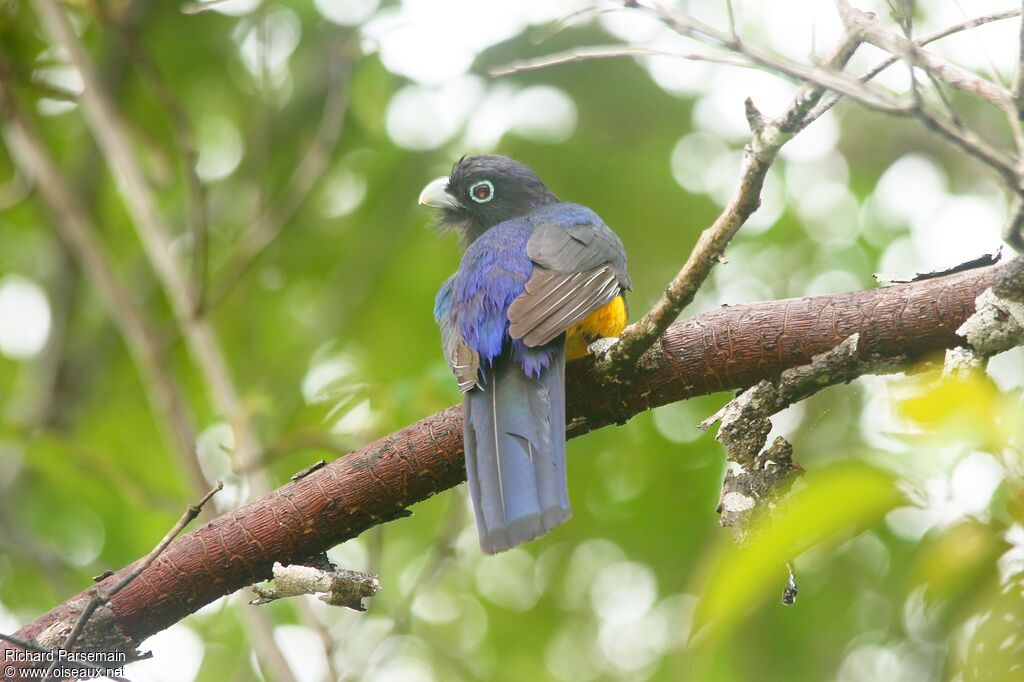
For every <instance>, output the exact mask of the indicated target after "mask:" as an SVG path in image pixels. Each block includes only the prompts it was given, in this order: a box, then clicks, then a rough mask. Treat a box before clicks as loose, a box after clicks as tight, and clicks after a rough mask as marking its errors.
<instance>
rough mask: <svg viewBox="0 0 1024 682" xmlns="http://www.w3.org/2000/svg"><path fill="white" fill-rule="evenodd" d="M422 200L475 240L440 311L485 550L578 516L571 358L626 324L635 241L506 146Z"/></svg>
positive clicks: (462, 166)
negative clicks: (568, 418)
mask: <svg viewBox="0 0 1024 682" xmlns="http://www.w3.org/2000/svg"><path fill="white" fill-rule="evenodd" d="M419 202H420V203H421V204H424V205H426V206H431V207H434V208H437V209H440V222H441V224H442V226H444V227H449V228H452V229H455V230H457V231H458V232H459V234H460V235H461V236H462V239H463V242H464V244H465V247H466V250H465V253H464V254H463V256H462V262H461V263H460V264H459V268H458V270H457V271H456V272H455V274H454V275H452V276H451V277H449V278H448V280H447V281H445V283H444V284H443V285H442V286H441V290H440V291H439V292H438V294H437V300H436V303H435V306H434V318H435V319H436V320H437V323H438V325H439V326H440V328H441V344H442V347H443V349H444V354H445V357H446V358H447V360H448V363H449V365H450V366H451V369H452V372H453V373H454V374H455V378H456V380H457V381H458V384H459V388H460V389H462V391H463V393H464V394H465V397H464V432H465V436H464V438H465V450H466V477H467V480H468V482H469V490H470V493H471V495H472V498H473V508H474V510H475V512H476V522H477V529H478V531H479V533H480V547H481V548H482V549H483V551H484V552H487V553H489V554H493V553H496V552H501V551H504V550H506V549H510V548H512V547H515V546H516V545H519V544H522V543H523V542H526V541H527V540H531V539H533V538H535V537H538V536H540V535H543V534H544V533H546V532H548V531H549V530H551V529H552V528H554V527H555V526H557V525H558V524H560V523H561V522H563V521H565V520H566V519H567V518H569V516H570V514H571V511H570V508H569V497H568V491H567V490H566V479H565V361H566V359H567V358H568V359H574V358H577V357H582V356H584V355H586V353H587V346H588V344H589V343H591V342H592V341H595V340H597V339H598V338H603V337H617V336H618V335H619V333H620V332H621V331H622V329H623V327H624V326H625V324H626V303H625V299H624V298H623V294H624V292H625V291H626V290H628V289H629V288H630V281H629V275H628V274H627V273H626V251H625V248H624V247H623V245H622V241H620V240H619V238H618V237H617V236H616V235H615V233H614V232H612V231H611V230H610V229H609V228H608V226H606V225H605V224H604V223H603V222H602V221H601V219H600V218H598V217H597V215H596V214H595V213H594V212H593V211H591V210H590V209H588V208H585V207H583V206H580V205H578V204H570V203H565V202H562V201H559V199H558V197H556V196H555V195H554V194H552V192H551V190H549V189H548V188H547V187H546V186H545V185H544V183H543V182H541V180H540V178H538V177H537V175H536V174H535V173H534V172H533V171H532V170H531V169H530V168H528V167H527V166H525V165H524V164H522V163H519V162H518V161H514V160H512V159H509V158H506V157H502V156H473V157H469V158H466V157H463V158H462V159H461V160H460V161H459V162H458V163H456V164H455V166H454V168H452V172H451V175H450V176H448V177H447V178H439V179H438V180H435V181H434V182H432V183H430V184H429V185H427V186H426V188H424V190H423V192H422V193H421V194H420V198H419Z"/></svg>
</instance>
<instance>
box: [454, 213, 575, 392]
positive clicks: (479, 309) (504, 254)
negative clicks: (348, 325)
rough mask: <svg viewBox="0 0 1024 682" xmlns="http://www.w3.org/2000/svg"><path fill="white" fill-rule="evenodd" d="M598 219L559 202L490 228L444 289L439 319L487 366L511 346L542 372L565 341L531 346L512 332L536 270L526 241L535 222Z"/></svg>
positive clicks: (533, 371) (533, 370)
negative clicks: (516, 304) (513, 310)
mask: <svg viewBox="0 0 1024 682" xmlns="http://www.w3.org/2000/svg"><path fill="white" fill-rule="evenodd" d="M593 219H594V214H593V213H592V212H591V211H590V210H589V209H586V208H584V207H582V206H577V205H575V204H556V205H553V206H547V207H544V208H541V209H538V210H536V211H533V212H532V213H530V214H528V215H526V216H524V217H522V218H515V219H513V220H508V221H506V222H504V223H501V224H499V225H496V226H495V227H492V228H491V229H490V230H487V231H486V232H484V233H483V234H482V235H481V236H480V237H478V238H477V239H476V240H475V241H474V242H473V243H472V244H470V245H469V248H467V249H466V253H465V254H463V256H462V262H461V263H460V264H459V269H458V270H457V271H456V273H455V276H454V277H453V278H452V279H451V280H449V282H446V283H445V286H444V287H442V289H441V291H439V292H438V296H437V300H436V303H435V309H434V316H435V318H436V319H437V320H438V322H439V323H441V324H442V327H444V326H445V325H446V324H447V325H448V327H449V328H450V329H452V330H457V331H458V332H459V334H460V335H461V336H462V339H463V341H464V342H465V343H466V345H468V346H469V347H470V348H472V349H473V350H475V351H476V352H477V354H478V355H479V356H480V361H481V367H486V366H488V365H489V364H490V362H491V361H492V360H493V359H494V358H495V357H497V356H498V355H500V354H501V353H502V351H503V350H504V349H505V348H506V347H510V348H511V352H512V356H513V358H515V359H516V360H518V361H519V362H520V363H521V366H522V368H523V371H524V372H526V373H527V374H528V375H530V376H538V375H539V374H540V372H541V371H542V370H544V369H545V368H547V367H548V366H549V365H550V363H551V358H552V356H553V354H554V353H556V352H558V351H559V349H560V348H561V346H560V343H559V342H555V343H552V344H549V345H547V346H543V347H540V348H527V347H526V346H525V344H523V342H522V341H520V340H518V339H515V340H510V339H509V336H508V325H509V322H508V307H509V305H511V303H512V301H514V300H515V299H516V297H518V296H519V295H520V294H521V293H523V289H524V288H525V287H526V281H527V280H528V279H529V278H530V274H531V273H532V272H533V262H532V261H531V260H530V258H529V256H527V253H526V243H527V241H529V239H530V235H531V234H533V229H534V226H535V225H538V224H541V223H552V222H562V223H565V225H566V227H569V226H570V225H573V224H576V223H582V222H589V221H591V220H593ZM509 341H511V343H509Z"/></svg>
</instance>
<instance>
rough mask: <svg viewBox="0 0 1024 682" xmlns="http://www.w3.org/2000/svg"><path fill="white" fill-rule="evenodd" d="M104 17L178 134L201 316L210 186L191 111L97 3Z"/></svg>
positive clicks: (196, 304) (128, 32)
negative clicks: (203, 173)
mask: <svg viewBox="0 0 1024 682" xmlns="http://www.w3.org/2000/svg"><path fill="white" fill-rule="evenodd" d="M97 9H98V11H99V16H100V18H101V19H102V20H103V21H104V22H105V23H106V24H107V25H108V26H111V27H112V28H113V31H114V33H115V34H116V35H117V37H118V39H119V40H120V42H121V46H122V48H123V49H124V51H125V54H126V55H127V56H128V58H129V59H131V61H132V62H133V63H134V64H135V67H136V68H137V69H138V70H139V73H140V74H141V75H142V79H143V81H144V82H145V83H146V84H147V85H148V86H149V89H150V90H151V91H152V93H153V95H154V96H155V98H156V100H157V102H158V103H159V104H160V105H161V106H162V107H163V108H164V111H165V112H166V114H167V117H168V119H169V120H170V122H171V128H172V130H173V133H174V139H175V143H176V146H177V149H178V154H179V155H180V157H181V170H182V174H183V175H184V177H185V190H186V192H187V193H188V210H187V215H188V225H189V228H188V231H189V233H190V234H191V235H192V280H193V283H194V292H195V302H194V311H193V314H194V315H200V314H201V312H202V308H203V302H204V301H205V298H206V278H207V265H208V263H207V261H208V259H209V256H208V246H209V235H208V229H207V228H208V226H207V211H206V187H205V186H204V185H203V182H202V180H201V179H200V178H199V173H198V171H197V164H198V162H199V150H198V148H197V146H196V137H195V132H194V131H193V127H192V123H191V121H190V120H189V115H188V112H187V111H186V110H185V107H184V105H183V104H182V103H181V101H180V100H179V99H178V96H177V95H176V94H175V92H174V91H173V90H172V89H171V88H170V86H169V85H168V84H167V81H166V80H165V79H164V77H163V75H162V74H161V73H160V69H159V67H158V66H157V65H156V63H155V62H154V61H153V60H152V59H150V57H149V54H148V53H147V52H146V50H145V48H144V47H143V46H142V45H141V44H140V43H139V41H138V40H136V38H135V35H134V33H133V32H132V31H131V28H130V27H129V26H125V25H124V24H123V23H121V22H118V21H117V19H115V18H114V17H113V16H112V15H111V14H110V12H109V11H108V10H107V9H105V6H104V5H103V3H97Z"/></svg>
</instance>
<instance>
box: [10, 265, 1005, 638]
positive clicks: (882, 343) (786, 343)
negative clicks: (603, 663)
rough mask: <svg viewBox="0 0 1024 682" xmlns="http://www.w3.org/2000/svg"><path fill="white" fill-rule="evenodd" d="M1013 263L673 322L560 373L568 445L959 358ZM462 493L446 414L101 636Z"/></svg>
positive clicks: (293, 493) (296, 490)
mask: <svg viewBox="0 0 1024 682" xmlns="http://www.w3.org/2000/svg"><path fill="white" fill-rule="evenodd" d="M1016 262H1017V261H1012V262H1011V263H1008V264H1005V265H999V266H990V267H986V268H980V269H977V270H972V271H967V272H961V273H956V274H953V275H950V276H947V277H940V278H935V279H928V280H923V281H920V282H913V283H910V284H903V285H897V286H892V287H888V288H883V289H874V290H869V291H861V292H853V293H847V294H838V295H830V296H814V297H807V298H801V299H789V300H784V301H773V302H768V303H759V304H751V305H738V306H727V307H723V308H722V309H720V310H716V311H713V312H709V313H705V314H702V315H698V316H696V317H694V318H691V319H689V320H686V321H683V322H678V323H676V324H674V325H672V326H671V327H670V328H669V329H668V331H667V332H666V333H665V335H664V336H663V337H661V339H660V340H659V342H658V343H656V344H655V345H654V347H652V348H651V349H650V350H649V351H648V352H647V353H645V354H644V355H643V357H641V358H640V361H639V362H638V363H637V365H636V368H635V371H634V373H633V374H632V375H631V376H630V377H628V380H626V381H621V382H613V381H611V380H610V378H609V377H607V376H606V375H600V374H596V373H595V372H594V371H593V362H592V361H587V360H584V361H581V362H577V363H571V365H570V367H569V369H568V373H567V379H566V381H567V394H568V396H569V403H568V405H567V414H568V418H569V433H570V435H571V436H573V437H575V436H579V435H582V434H584V433H586V432H588V431H591V430H593V429H596V428H600V427H602V426H605V425H608V424H612V423H624V422H625V421H627V420H628V419H630V418H631V417H632V416H634V415H635V414H637V413H639V412H642V411H644V410H648V409H651V408H653V407H657V406H659V405H664V404H666V403H670V402H674V401H678V400H683V399H685V398H689V397H693V396H697V395H704V394H708V393H713V392H716V391H722V390H729V389H736V388H742V387H749V386H752V385H754V384H756V383H757V382H758V381H760V380H762V379H766V378H771V377H775V376H777V375H778V373H779V372H782V371H783V370H785V369H787V368H789V367H794V366H798V365H805V364H807V363H808V362H809V361H810V359H811V358H812V357H813V356H814V355H817V354H819V353H822V352H825V351H827V350H829V349H831V348H833V347H835V346H836V345H838V344H839V343H840V342H842V341H843V340H844V339H846V338H847V337H849V336H851V335H853V334H859V335H860V336H859V343H858V351H859V352H861V353H864V354H865V355H870V356H872V357H883V358H884V357H906V358H907V360H908V361H913V360H916V359H920V358H922V357H925V356H928V355H931V354H933V353H939V352H941V351H942V350H943V349H945V348H948V347H951V346H955V345H960V344H962V343H963V340H962V339H960V338H959V337H957V336H956V333H955V330H956V328H957V327H959V326H960V325H961V324H962V323H963V322H964V320H966V319H967V318H968V317H969V316H970V315H971V314H972V312H973V311H974V301H975V298H976V297H977V296H978V295H979V294H980V293H981V292H983V291H984V290H985V289H987V288H989V287H990V286H992V284H993V282H994V281H995V280H996V277H997V275H998V274H999V272H1000V271H1001V269H1002V268H1008V267H1010V266H1013V264H1014V263H1016ZM1014 267H1016V266H1014ZM463 480H465V470H464V466H463V453H462V410H461V407H451V408H448V409H446V410H444V411H442V412H439V413H438V414H435V415H433V416H431V417H428V418H426V419H423V420H421V421H419V422H417V423H415V424H412V425H411V426H408V427H406V428H404V429H402V430H400V431H397V432H395V433H393V434H391V435H389V436H386V437H384V438H382V439H380V440H378V441H376V442H375V443H372V444H370V445H367V446H366V447H364V448H361V449H360V450H357V451H356V452H353V453H352V454H350V455H348V456H346V457H342V458H340V459H338V460H336V461H334V462H332V463H331V464H329V465H327V466H326V467H323V468H321V469H318V470H316V471H314V472H312V473H310V474H309V475H307V476H304V477H302V478H300V479H298V480H296V481H294V482H292V483H289V484H288V485H286V486H284V487H282V488H279V489H278V490H276V491H274V492H272V493H269V494H268V495H265V496H264V497H262V498H260V499H258V500H255V501H253V502H251V503H249V504H247V505H245V506H243V507H241V508H239V509H237V510H235V511H233V512H231V513H229V514H225V515H224V516H221V517H220V518H218V519H216V520H215V521H213V522H212V523H209V524H207V525H205V526H203V527H202V528H200V529H198V530H196V531H193V532H192V533H190V534H188V535H186V536H184V537H182V538H179V539H178V540H176V541H175V542H174V543H173V544H172V545H171V546H170V547H168V548H167V550H166V551H165V552H164V553H163V554H162V555H161V556H160V557H159V559H157V561H155V562H154V563H153V565H151V566H150V567H149V568H148V569H146V570H145V571H144V572H143V573H142V575H141V576H140V577H139V579H138V580H135V581H133V582H131V583H130V584H129V585H128V586H127V587H125V588H124V589H123V590H122V591H121V592H119V593H118V594H117V595H115V596H114V597H113V598H112V599H111V600H110V602H109V604H108V609H109V613H110V614H111V622H110V623H109V627H110V629H111V632H114V633H117V634H118V636H120V637H123V638H124V641H123V644H124V645H125V646H126V647H129V646H131V647H135V646H137V645H138V644H139V643H141V642H142V640H144V639H145V638H146V637H149V636H150V635H152V634H154V633H156V632H158V631H160V630H162V629H164V628H166V627H168V626H170V625H171V624H173V623H175V622H177V621H178V620H180V619H182V618H184V617H185V616H187V615H188V614H190V613H193V612H194V611H196V610H197V609H199V608H200V607H202V606H203V605H205V604H208V603H210V602H211V601H213V600H215V599H217V598H218V597H221V596H224V595H226V594H230V593H231V592H234V591H235V590H237V589H239V588H241V587H244V586H246V585H250V584H252V583H255V582H258V581H261V580H265V579H267V578H269V577H270V576H271V570H272V566H273V564H274V562H275V561H277V562H281V563H282V564H289V563H302V562H303V561H308V560H309V559H310V558H311V557H315V556H317V555H319V554H320V553H322V552H323V551H324V550H326V549H328V548H330V547H331V546H333V545H335V544H337V543H339V542H343V541H345V540H347V539H350V538H353V537H356V536H357V535H359V534H360V533H362V532H363V531H365V530H366V529H368V528H371V527H372V526H375V525H378V524H380V523H384V522H385V521H389V520H392V519H395V518H398V517H401V516H405V515H407V514H408V511H407V507H408V506H410V505H412V504H414V503H416V502H419V501H422V500H425V499H427V498H428V497H430V496H432V495H435V494H437V493H439V492H441V491H443V490H446V489H448V488H451V487H453V486H455V485H458V484H459V483H460V482H462V481H463ZM129 570H131V569H130V568H125V569H122V570H121V571H119V572H118V573H115V574H114V575H112V576H110V577H108V578H106V579H105V580H104V581H103V582H102V583H101V584H100V588H101V589H105V588H108V587H110V586H111V585H114V584H116V583H117V582H118V581H119V580H121V579H122V578H123V577H124V575H125V572H126V571H129ZM87 600H88V592H83V593H82V594H80V595H78V596H76V597H73V598H71V599H70V600H68V601H67V602H65V603H64V604H62V605H60V606H58V607H56V608H55V609H53V610H52V611H50V612H49V613H47V614H45V615H43V616H41V617H40V618H38V619H37V620H35V621H34V622H32V623H29V624H27V625H26V626H25V627H23V628H22V629H21V630H19V631H18V632H17V633H16V636H17V637H18V638H20V639H22V640H28V641H34V640H35V639H36V638H37V637H38V636H39V635H40V634H41V633H43V632H44V631H46V630H48V629H50V628H54V627H60V625H61V624H62V623H67V622H69V621H70V622H72V623H73V622H74V621H75V620H76V619H77V610H78V609H81V607H82V606H83V605H84V603H85V602H86V601H87ZM2 655H3V654H0V656H2Z"/></svg>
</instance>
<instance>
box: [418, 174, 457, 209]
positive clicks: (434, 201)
mask: <svg viewBox="0 0 1024 682" xmlns="http://www.w3.org/2000/svg"><path fill="white" fill-rule="evenodd" d="M419 203H420V205H422V206H430V207H431V208H459V202H457V201H456V200H455V197H453V196H452V195H451V194H448V178H447V177H444V176H442V177H440V178H438V179H437V180H434V181H432V182H431V183H430V184H429V185H427V186H426V187H424V188H423V191H422V192H420V200H419Z"/></svg>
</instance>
